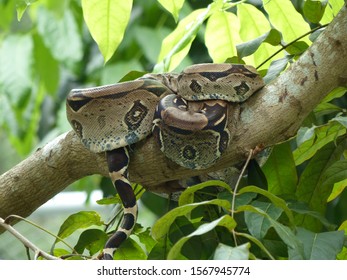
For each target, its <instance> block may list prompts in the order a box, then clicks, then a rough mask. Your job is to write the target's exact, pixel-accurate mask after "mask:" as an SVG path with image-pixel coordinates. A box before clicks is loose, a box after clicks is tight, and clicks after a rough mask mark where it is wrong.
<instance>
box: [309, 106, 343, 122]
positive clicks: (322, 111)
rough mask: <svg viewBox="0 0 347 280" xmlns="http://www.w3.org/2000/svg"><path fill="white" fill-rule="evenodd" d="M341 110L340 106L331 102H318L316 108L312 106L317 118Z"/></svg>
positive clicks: (335, 113)
mask: <svg viewBox="0 0 347 280" xmlns="http://www.w3.org/2000/svg"><path fill="white" fill-rule="evenodd" d="M342 112H343V109H342V108H340V107H339V106H337V105H334V104H331V103H320V104H318V105H317V107H316V108H314V113H315V116H316V117H317V118H319V117H323V116H325V115H329V114H334V115H337V114H339V113H342Z"/></svg>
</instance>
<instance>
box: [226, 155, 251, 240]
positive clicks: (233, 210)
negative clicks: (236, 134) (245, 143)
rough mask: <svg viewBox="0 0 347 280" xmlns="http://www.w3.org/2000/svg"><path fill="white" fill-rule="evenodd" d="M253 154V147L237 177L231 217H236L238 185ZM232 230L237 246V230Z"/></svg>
mask: <svg viewBox="0 0 347 280" xmlns="http://www.w3.org/2000/svg"><path fill="white" fill-rule="evenodd" d="M252 156H253V150H252V149H251V150H250V151H249V154H248V158H247V160H246V162H245V164H244V165H243V168H242V170H241V173H240V175H239V177H238V179H237V182H236V184H235V188H234V192H233V199H232V202H231V217H232V218H234V213H235V200H236V196H237V189H238V187H239V185H240V182H241V179H242V177H243V175H244V174H245V172H246V168H247V166H248V164H249V161H250V160H251V159H252ZM232 232H233V237H234V242H235V246H237V238H236V234H235V230H233V231H232Z"/></svg>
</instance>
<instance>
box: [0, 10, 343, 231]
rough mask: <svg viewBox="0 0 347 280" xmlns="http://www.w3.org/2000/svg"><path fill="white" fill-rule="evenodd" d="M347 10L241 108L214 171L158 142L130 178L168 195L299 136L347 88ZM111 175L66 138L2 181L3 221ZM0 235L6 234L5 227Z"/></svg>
mask: <svg viewBox="0 0 347 280" xmlns="http://www.w3.org/2000/svg"><path fill="white" fill-rule="evenodd" d="M346 57H347V7H346V6H344V7H343V8H342V10H341V11H340V13H339V14H338V15H337V17H336V18H335V19H334V21H333V22H332V23H331V24H330V25H329V26H328V27H327V28H326V30H325V31H324V32H323V33H322V34H321V35H320V36H319V38H318V39H317V40H316V41H315V42H314V43H313V44H312V46H311V47H310V48H309V49H308V50H307V51H306V52H305V53H304V54H303V55H302V56H301V57H300V58H299V59H298V60H297V61H296V62H295V63H293V64H292V65H291V67H290V68H288V69H287V70H286V71H285V72H284V73H283V74H282V75H281V76H280V77H278V78H277V79H275V80H274V81H273V82H271V83H270V84H268V85H266V86H265V87H264V88H263V89H262V90H261V91H259V92H258V93H257V94H255V95H254V96H252V97H251V98H249V99H248V100H247V102H245V103H243V104H241V105H235V106H239V108H238V109H239V114H238V115H237V118H236V119H234V122H235V132H234V136H233V139H232V143H231V144H230V146H229V148H228V149H227V151H226V152H225V154H224V155H223V156H222V157H221V159H220V160H219V161H218V162H217V163H216V164H215V165H214V166H212V167H211V168H209V169H206V170H188V169H185V168H183V167H180V166H178V165H176V164H174V163H173V162H171V161H170V160H168V159H167V158H166V157H165V156H164V155H163V154H162V153H161V152H158V151H159V149H158V146H157V144H156V143H155V141H154V139H153V137H148V138H147V139H146V140H144V141H142V142H139V143H137V144H136V145H135V146H134V148H133V153H132V155H131V163H130V167H129V174H130V179H131V181H132V182H137V183H140V184H142V185H143V186H145V187H146V188H147V189H148V190H149V191H156V192H170V191H171V189H170V188H168V189H166V188H165V186H164V185H165V182H169V181H173V180H178V179H182V178H188V177H191V176H195V175H201V174H205V173H207V172H210V171H216V170H219V169H221V168H225V167H227V166H231V165H234V164H236V163H239V162H241V161H243V160H245V159H246V157H247V155H248V152H249V150H250V149H254V148H256V147H268V146H271V145H274V144H276V143H279V142H282V141H285V140H287V139H289V138H290V137H292V136H294V135H295V134H296V132H297V130H298V128H299V127H300V125H301V123H302V121H303V120H304V119H305V117H306V116H307V115H308V114H309V113H310V112H311V111H312V110H313V109H314V108H315V106H316V105H317V104H318V103H319V102H320V100H322V98H324V97H325V96H326V95H327V94H328V93H329V92H330V91H331V90H332V89H334V88H336V87H338V86H346V85H347V59H346ZM91 174H101V175H104V176H107V166H106V161H105V156H104V155H100V154H94V153H91V152H90V151H88V150H87V149H85V148H84V147H83V146H82V144H81V143H80V141H79V139H78V138H77V136H76V135H75V133H74V132H72V131H70V132H68V133H66V134H63V135H61V136H60V137H58V138H56V139H55V140H54V141H52V142H50V143H48V144H47V145H46V146H44V147H43V148H41V149H39V150H37V151H36V152H34V153H33V154H32V155H31V156H29V157H28V158H27V159H26V160H24V161H22V162H21V163H19V164H18V165H16V166H15V167H13V168H12V169H11V170H9V171H8V172H6V173H4V174H3V175H1V176H0V217H3V218H5V217H6V216H8V215H10V214H17V215H20V216H24V217H25V216H28V215H30V214H31V213H32V212H33V211H35V210H36V209H37V208H38V207H39V206H40V205H42V204H43V203H45V202H46V201H48V200H49V199H50V198H52V197H53V196H54V195H55V194H57V193H59V192H60V191H62V190H63V189H64V188H65V187H67V186H68V185H69V184H71V183H72V182H74V181H76V180H78V179H80V178H82V177H85V176H88V175H91ZM0 232H1V229H0Z"/></svg>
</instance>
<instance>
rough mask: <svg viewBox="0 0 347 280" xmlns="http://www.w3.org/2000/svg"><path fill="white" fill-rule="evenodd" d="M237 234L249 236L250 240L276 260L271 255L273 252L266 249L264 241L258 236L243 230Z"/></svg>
mask: <svg viewBox="0 0 347 280" xmlns="http://www.w3.org/2000/svg"><path fill="white" fill-rule="evenodd" d="M236 235H237V236H242V237H244V238H247V239H248V240H250V241H252V242H253V243H254V244H256V245H257V246H258V247H259V248H260V249H261V250H262V251H264V253H265V254H266V255H268V256H269V258H270V259H271V260H274V259H275V258H274V257H273V256H272V255H271V253H270V252H269V251H268V249H266V247H265V246H264V244H263V243H261V242H260V241H259V240H258V239H257V238H255V237H254V236H252V235H250V234H248V233H243V232H237V233H236Z"/></svg>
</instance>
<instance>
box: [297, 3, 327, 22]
mask: <svg viewBox="0 0 347 280" xmlns="http://www.w3.org/2000/svg"><path fill="white" fill-rule="evenodd" d="M327 3H328V0H306V1H305V3H304V8H303V12H304V16H305V17H306V18H307V19H308V20H309V21H310V22H313V23H319V22H320V20H321V19H322V17H323V14H324V11H325V7H326V6H327Z"/></svg>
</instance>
